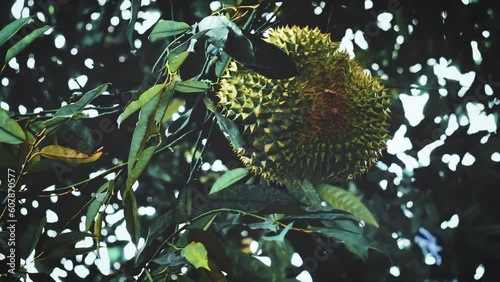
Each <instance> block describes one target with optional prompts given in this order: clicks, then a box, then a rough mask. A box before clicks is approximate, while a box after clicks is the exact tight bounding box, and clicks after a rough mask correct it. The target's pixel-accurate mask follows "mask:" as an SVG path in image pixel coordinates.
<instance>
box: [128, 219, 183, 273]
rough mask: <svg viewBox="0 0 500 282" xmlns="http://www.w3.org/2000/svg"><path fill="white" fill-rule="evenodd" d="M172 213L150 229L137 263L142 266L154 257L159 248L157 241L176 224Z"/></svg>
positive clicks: (154, 223) (157, 220)
mask: <svg viewBox="0 0 500 282" xmlns="http://www.w3.org/2000/svg"><path fill="white" fill-rule="evenodd" d="M172 214H173V213H172V211H167V212H166V213H164V214H162V215H160V216H159V217H158V218H157V219H156V220H155V221H154V222H153V223H152V224H151V225H150V226H149V229H148V235H147V237H146V242H145V243H144V245H143V246H142V248H141V249H140V250H139V251H138V252H137V255H136V259H135V262H136V264H138V265H140V264H141V263H142V262H144V261H147V260H148V259H149V258H151V256H153V253H154V251H155V250H156V249H157V248H158V245H157V242H156V240H157V239H158V238H159V237H160V236H161V235H164V234H166V232H167V229H168V228H170V227H171V226H172V224H173V223H174V222H175V221H174V220H173V217H172Z"/></svg>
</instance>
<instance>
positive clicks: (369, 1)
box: [365, 0, 373, 10]
mask: <svg viewBox="0 0 500 282" xmlns="http://www.w3.org/2000/svg"><path fill="white" fill-rule="evenodd" d="M371 8H373V2H372V0H365V10H369V9H371Z"/></svg>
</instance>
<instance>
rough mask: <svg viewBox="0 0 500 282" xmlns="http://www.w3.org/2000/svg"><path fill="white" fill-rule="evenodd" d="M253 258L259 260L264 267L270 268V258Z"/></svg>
mask: <svg viewBox="0 0 500 282" xmlns="http://www.w3.org/2000/svg"><path fill="white" fill-rule="evenodd" d="M253 257H254V258H256V259H258V260H260V261H261V262H262V263H263V264H265V265H266V266H271V263H272V262H271V258H270V257H266V256H253Z"/></svg>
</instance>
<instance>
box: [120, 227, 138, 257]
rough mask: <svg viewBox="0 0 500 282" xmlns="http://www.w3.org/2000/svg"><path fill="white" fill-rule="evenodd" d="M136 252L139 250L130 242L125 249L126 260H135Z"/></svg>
mask: <svg viewBox="0 0 500 282" xmlns="http://www.w3.org/2000/svg"><path fill="white" fill-rule="evenodd" d="M125 232H126V231H125ZM136 250H137V249H136V248H135V245H134V243H132V242H131V241H130V242H128V244H127V245H125V247H124V248H123V254H124V257H125V260H131V259H133V258H134V256H135V252H136Z"/></svg>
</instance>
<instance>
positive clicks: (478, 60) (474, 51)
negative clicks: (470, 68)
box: [470, 41, 483, 65]
mask: <svg viewBox="0 0 500 282" xmlns="http://www.w3.org/2000/svg"><path fill="white" fill-rule="evenodd" d="M470 46H471V48H472V59H473V60H474V63H475V64H476V65H480V64H481V62H482V61H483V56H481V52H480V51H479V48H478V47H477V41H471V42H470Z"/></svg>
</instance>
